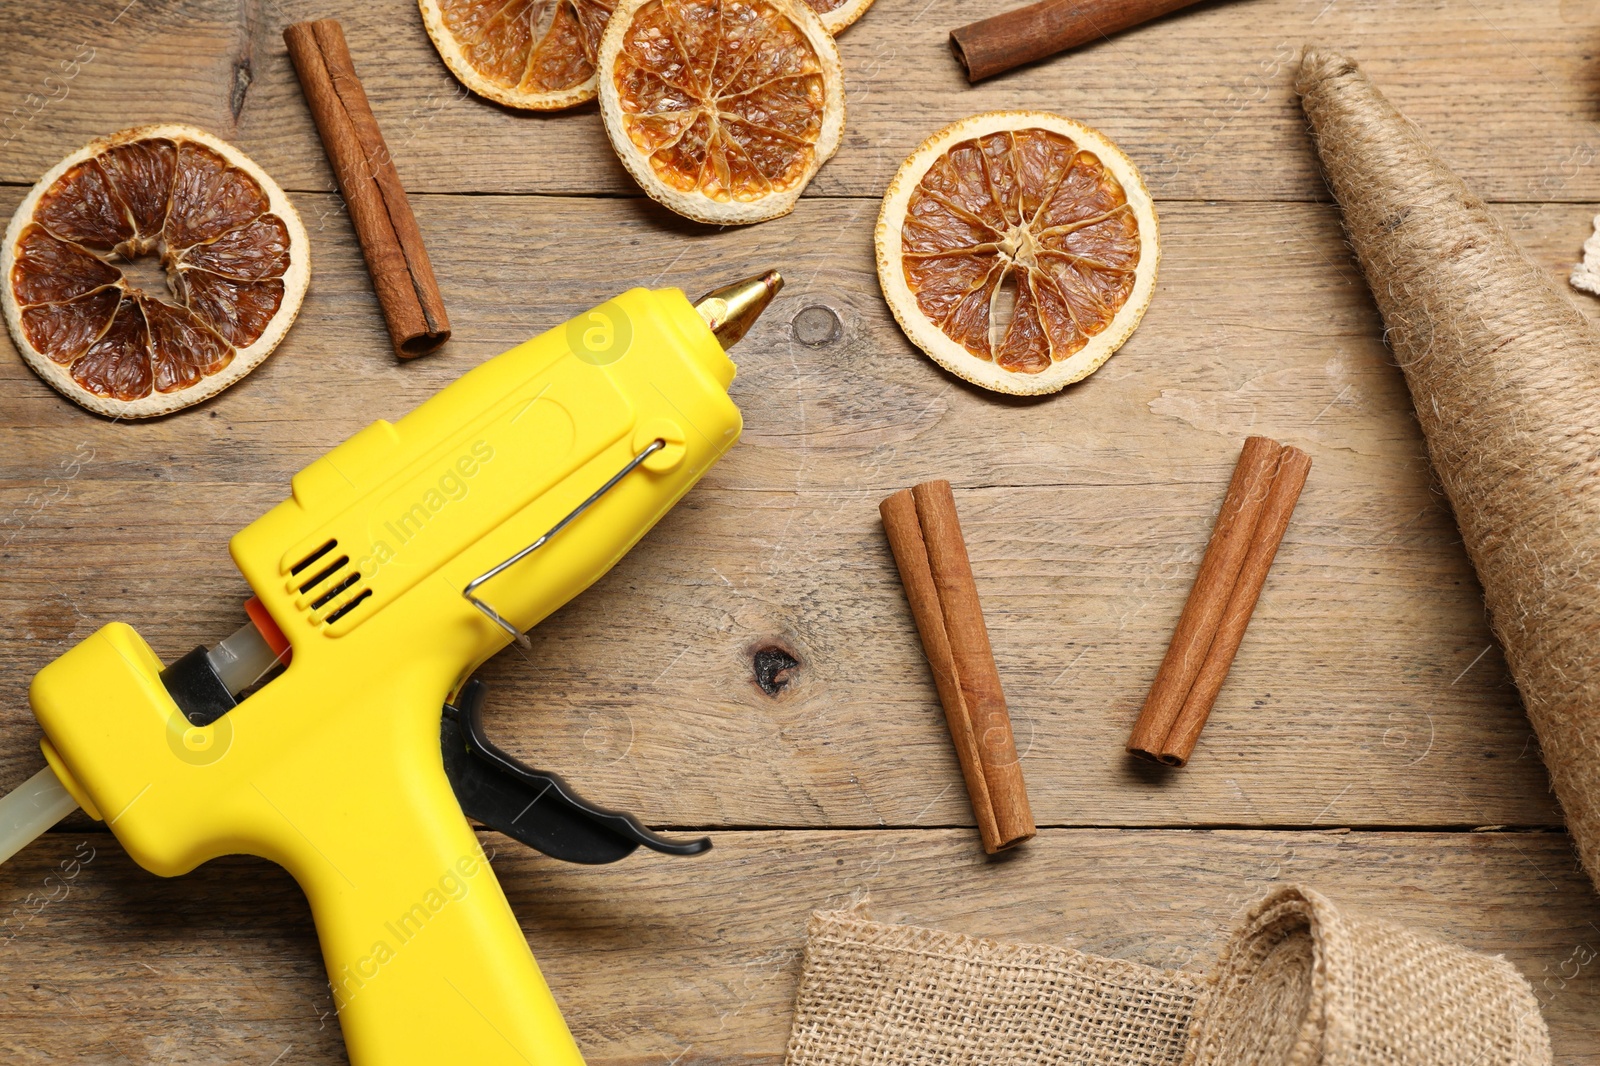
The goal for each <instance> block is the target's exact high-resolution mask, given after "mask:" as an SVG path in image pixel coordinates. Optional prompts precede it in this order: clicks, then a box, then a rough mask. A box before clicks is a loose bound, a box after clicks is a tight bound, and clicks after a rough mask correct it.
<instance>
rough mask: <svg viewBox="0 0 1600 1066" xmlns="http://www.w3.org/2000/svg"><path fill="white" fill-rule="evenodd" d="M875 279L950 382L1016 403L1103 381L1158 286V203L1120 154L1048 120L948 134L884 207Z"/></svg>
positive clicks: (1082, 129)
mask: <svg viewBox="0 0 1600 1066" xmlns="http://www.w3.org/2000/svg"><path fill="white" fill-rule="evenodd" d="M876 248H877V256H878V282H879V284H880V285H881V286H882V288H883V295H884V298H885V299H886V300H888V302H889V307H890V309H891V310H893V311H894V316H895V318H896V319H897V320H898V321H899V322H900V328H901V329H903V330H905V333H906V336H908V337H910V338H911V340H912V342H913V343H914V344H916V345H917V347H919V348H921V349H922V350H923V351H924V352H927V353H928V355H929V356H931V357H932V358H933V360H934V361H935V362H937V363H939V364H940V365H941V366H943V367H945V368H946V369H947V370H949V371H951V372H952V373H954V374H956V375H958V376H960V377H963V378H965V379H966V380H968V381H971V382H973V383H974V384H977V385H982V386H984V387H985V388H989V389H994V390H995V391H997V392H1008V393H1013V394H1016V395H1022V396H1031V395H1038V394H1040V393H1046V392H1055V391H1056V390H1057V389H1060V388H1062V387H1063V386H1065V385H1069V384H1071V383H1072V382H1074V381H1078V380H1080V379H1082V378H1084V377H1087V376H1088V375H1090V374H1092V373H1094V371H1095V370H1096V369H1098V368H1099V366H1100V364H1102V363H1104V362H1105V361H1106V360H1107V359H1109V358H1110V357H1111V353H1113V352H1115V351H1116V350H1117V348H1119V347H1120V346H1121V345H1122V343H1123V342H1124V341H1125V340H1127V339H1128V336H1129V334H1131V333H1132V332H1133V330H1134V327H1136V326H1137V325H1138V324H1139V319H1140V318H1141V317H1143V315H1144V310H1145V307H1146V306H1147V305H1148V304H1149V303H1150V296H1151V294H1152V293H1153V292H1154V291H1155V282H1156V264H1157V262H1158V261H1159V260H1160V258H1161V244H1160V240H1159V235H1158V233H1157V229H1156V212H1155V205H1154V204H1152V203H1151V201H1150V193H1149V192H1148V191H1147V190H1146V189H1145V186H1144V181H1143V179H1142V178H1140V177H1139V172H1138V170H1136V169H1135V168H1134V165H1133V163H1132V162H1130V161H1129V160H1128V157H1127V156H1125V155H1123V154H1122V152H1121V150H1120V149H1118V148H1117V146H1116V145H1114V144H1112V143H1111V142H1110V141H1109V140H1107V139H1106V138H1105V137H1104V136H1102V135H1101V134H1100V133H1098V132H1096V131H1094V130H1092V129H1090V128H1089V127H1087V126H1085V125H1083V124H1081V123H1078V122H1073V121H1072V120H1071V119H1065V118H1061V117H1060V116H1057V115H1051V114H1047V113H1045V112H1042V111H994V112H990V113H988V114H983V115H974V116H973V117H972V118H967V119H963V120H961V121H960V122H957V123H955V124H954V125H952V126H948V127H946V128H945V129H943V130H940V131H939V132H938V133H936V134H934V135H933V136H932V137H930V138H928V139H927V140H926V141H924V142H923V144H922V146H921V147H920V148H918V149H917V150H916V151H915V152H913V153H912V154H911V158H909V159H907V160H906V161H905V163H904V165H902V166H901V168H900V171H899V173H898V174H896V175H895V178H894V180H893V181H892V182H890V184H889V191H888V192H887V193H886V194H885V195H884V198H883V210H882V211H881V212H880V213H879V215H878V229H877V234H876Z"/></svg>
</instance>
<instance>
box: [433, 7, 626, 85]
mask: <svg viewBox="0 0 1600 1066" xmlns="http://www.w3.org/2000/svg"><path fill="white" fill-rule="evenodd" d="M614 2H615V0H509V2H508V0H417V4H418V6H419V7H420V8H421V9H422V22H423V25H425V26H426V27H427V29H428V36H429V37H432V38H433V44H434V47H435V48H437V49H439V55H440V56H441V57H442V58H443V59H444V61H445V65H446V66H448V67H449V68H450V70H451V72H452V73H453V74H455V76H456V77H457V78H459V79H460V80H461V84H463V85H465V86H466V87H467V88H469V89H471V90H472V91H473V92H475V93H477V94H478V95H479V96H484V97H488V98H489V99H490V100H493V101H495V102H496V103H501V104H505V105H506V106H508V107H518V108H522V109H524V110H529V111H556V110H559V109H560V108H563V107H573V106H576V105H577V104H581V103H584V102H585V101H587V100H593V99H594V93H595V76H594V72H595V56H596V54H597V52H598V51H599V47H600V35H601V34H603V33H604V32H605V28H606V20H607V19H609V18H610V17H611V8H612V6H613V4H614Z"/></svg>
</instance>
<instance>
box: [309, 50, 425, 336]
mask: <svg viewBox="0 0 1600 1066" xmlns="http://www.w3.org/2000/svg"><path fill="white" fill-rule="evenodd" d="M283 40H284V43H285V44H287V45H288V46H289V58H290V59H291V60H292V61H293V62H294V69H295V74H296V75H298V76H299V78H300V88H301V90H302V91H303V92H304V93H305V97H306V103H307V104H308V105H309V106H310V108H311V117H312V119H313V120H314V121H315V122H316V124H317V134H318V135H319V136H320V137H321V138H322V147H323V149H324V150H325V151H326V152H327V153H328V162H329V163H331V164H332V165H333V176H334V179H335V180H336V181H337V182H338V184H339V193H340V195H342V196H343V197H344V202H345V206H346V207H348V208H349V211H350V222H351V224H352V225H353V226H354V227H355V231H356V238H357V240H359V241H360V242H361V253H362V255H363V256H365V258H366V260H367V272H368V273H369V274H371V275H372V286H373V288H374V289H375V290H376V291H377V294H378V302H379V303H380V304H381V305H382V306H383V317H384V321H385V322H386V323H387V325H388V327H389V338H390V340H391V341H392V342H393V344H394V350H395V353H396V354H397V355H399V356H400V357H401V358H403V359H410V358H412V357H414V356H418V355H423V354H425V353H427V352H431V351H433V350H434V349H435V348H437V347H439V345H441V344H443V343H444V342H445V341H447V340H449V339H450V318H449V316H448V315H446V314H445V309H444V299H443V297H441V296H440V294H439V283H438V281H437V280H436V279H435V278H434V276H433V265H432V264H431V263H429V261H428V252H427V249H426V248H424V247H423V244H422V232H421V230H419V229H418V228H417V220H416V217H415V216H414V215H413V214H412V213H411V204H410V202H409V201H408V200H407V199H406V191H405V188H404V187H403V186H402V185H401V184H400V175H399V174H398V173H396V171H395V169H394V161H393V160H392V159H391V158H390V157H389V149H388V147H387V146H386V145H385V144H384V143H383V134H382V133H381V132H380V131H379V129H378V122H377V120H376V119H375V118H373V116H372V108H371V107H370V106H369V105H368V103H367V94H366V92H365V91H364V90H363V89H362V88H361V82H360V81H359V80H358V79H357V78H356V71H355V64H354V62H352V60H351V58H350V49H349V46H348V45H346V44H345V39H344V31H343V30H342V29H340V27H339V23H337V22H336V21H334V20H333V19H318V20H317V21H315V22H297V23H295V24H294V25H292V26H289V27H288V28H287V29H285V30H284V31H283Z"/></svg>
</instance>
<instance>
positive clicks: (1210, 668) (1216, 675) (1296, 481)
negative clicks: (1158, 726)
mask: <svg viewBox="0 0 1600 1066" xmlns="http://www.w3.org/2000/svg"><path fill="white" fill-rule="evenodd" d="M1310 473H1311V457H1310V456H1309V455H1307V454H1306V453H1305V452H1303V451H1301V450H1300V449H1299V448H1293V447H1285V448H1284V449H1283V453H1282V456H1281V457H1280V458H1279V460H1278V469H1277V473H1276V474H1275V475H1274V477H1273V478H1272V487H1271V488H1270V489H1269V490H1268V492H1267V499H1266V503H1265V505H1264V506H1263V507H1262V509H1261V517H1260V520H1259V521H1258V522H1257V524H1256V528H1255V532H1254V535H1253V536H1252V537H1251V540H1250V548H1249V551H1247V552H1246V553H1245V558H1244V565H1243V566H1242V567H1241V568H1240V570H1239V579H1238V582H1237V583H1236V584H1235V585H1234V587H1233V594H1232V595H1231V596H1229V597H1228V605H1227V608H1226V609H1225V610H1224V611H1223V614H1222V620H1221V622H1219V623H1218V625H1217V632H1216V636H1215V637H1213V638H1212V641H1211V647H1210V649H1209V650H1208V651H1207V652H1206V657H1205V661H1204V662H1203V663H1201V665H1200V671H1199V673H1197V674H1196V675H1195V679H1194V687H1192V688H1191V689H1189V695H1188V696H1187V697H1186V698H1185V699H1184V701H1183V708H1182V710H1180V711H1179V712H1178V718H1177V721H1175V722H1174V723H1173V724H1172V730H1171V732H1169V733H1168V734H1167V739H1166V740H1165V741H1164V742H1163V743H1162V744H1161V746H1160V749H1159V751H1158V752H1157V755H1156V757H1157V759H1159V760H1160V761H1161V762H1163V763H1166V764H1167V765H1168V766H1182V765H1184V764H1185V763H1187V762H1188V761H1189V756H1190V755H1192V754H1193V753H1194V746H1195V742H1196V741H1198V740H1199V739H1200V730H1202V729H1204V728H1205V724H1206V719H1207V718H1209V717H1211V706H1212V704H1214V703H1215V702H1216V699H1217V693H1218V692H1221V691H1222V683H1223V682H1224V681H1226V680H1227V678H1228V669H1229V667H1231V666H1232V665H1233V657H1234V655H1235V654H1237V653H1238V651H1239V644H1240V643H1241V642H1242V641H1243V640H1244V631H1245V629H1246V628H1247V627H1248V626H1249V625H1250V616H1251V614H1252V613H1253V612H1254V611H1255V609H1256V600H1258V599H1259V598H1260V597H1261V588H1262V586H1263V585H1265V584H1266V583H1267V571H1269V570H1271V569H1272V560H1273V558H1274V557H1275V556H1276V555H1277V554H1278V545H1279V544H1280V543H1282V541H1283V534H1284V532H1285V531H1286V530H1287V529H1288V528H1289V518H1290V516H1291V515H1293V514H1294V505H1295V503H1296V502H1298V501H1299V499H1300V490H1301V489H1303V488H1304V487H1305V484H1306V475H1308V474H1310Z"/></svg>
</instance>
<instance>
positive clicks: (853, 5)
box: [805, 0, 872, 36]
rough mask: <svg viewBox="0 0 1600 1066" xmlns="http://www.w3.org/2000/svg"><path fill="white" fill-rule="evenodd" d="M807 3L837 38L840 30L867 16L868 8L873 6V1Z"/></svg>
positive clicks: (809, 1)
mask: <svg viewBox="0 0 1600 1066" xmlns="http://www.w3.org/2000/svg"><path fill="white" fill-rule="evenodd" d="M805 2H806V6H807V7H809V8H810V9H811V10H813V11H815V12H816V13H817V15H818V16H819V17H820V18H821V19H822V24H823V25H824V26H826V27H827V28H828V32H829V33H831V34H834V35H835V36H837V35H838V33H839V31H840V30H842V29H844V28H845V27H846V26H849V25H850V24H851V23H853V22H855V20H856V19H858V18H860V17H861V16H862V15H864V14H866V13H867V8H869V7H871V6H872V0H805Z"/></svg>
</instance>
